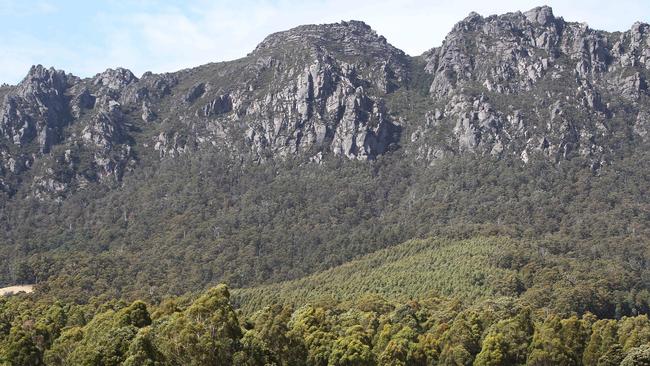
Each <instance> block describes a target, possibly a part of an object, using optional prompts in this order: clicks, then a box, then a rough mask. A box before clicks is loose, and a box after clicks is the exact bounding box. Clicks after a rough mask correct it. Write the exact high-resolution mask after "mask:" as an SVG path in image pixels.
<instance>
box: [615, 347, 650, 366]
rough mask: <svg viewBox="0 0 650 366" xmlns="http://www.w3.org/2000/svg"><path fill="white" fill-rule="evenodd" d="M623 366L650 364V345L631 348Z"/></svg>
mask: <svg viewBox="0 0 650 366" xmlns="http://www.w3.org/2000/svg"><path fill="white" fill-rule="evenodd" d="M621 366H650V345H647V344H646V345H643V346H639V347H635V348H632V349H630V350H629V352H628V353H627V356H625V358H624V359H623V361H622V362H621Z"/></svg>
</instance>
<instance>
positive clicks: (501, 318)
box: [0, 285, 650, 366]
mask: <svg viewBox="0 0 650 366" xmlns="http://www.w3.org/2000/svg"><path fill="white" fill-rule="evenodd" d="M649 342H650V320H649V319H648V316H647V315H637V316H629V317H628V316H624V317H621V318H620V319H600V318H598V317H597V316H595V315H594V314H592V313H589V312H586V313H584V314H583V315H581V316H576V315H571V316H562V315H559V314H556V313H553V312H549V311H545V310H539V309H538V310H536V309H534V308H531V307H529V306H525V305H522V304H521V303H520V302H518V301H516V300H514V299H513V298H509V297H499V298H494V299H489V300H484V301H480V302H476V303H474V304H472V305H469V306H468V305H465V304H463V302H462V301H460V300H458V299H455V298H450V297H441V296H433V295H430V296H424V297H421V298H419V299H411V300H409V301H404V302H394V301H388V300H386V299H385V298H384V297H382V296H380V295H374V294H365V295H363V296H361V297H359V298H357V299H356V300H354V301H348V302H337V301H333V300H323V301H316V302H313V303H311V304H306V305H302V306H297V307H294V306H283V305H279V304H275V305H270V306H266V307H263V308H261V309H260V310H258V311H255V312H253V313H249V314H247V313H242V312H241V311H240V310H236V309H234V308H233V306H232V304H231V302H230V293H229V289H228V287H227V286H225V285H218V286H216V287H213V288H211V289H209V290H207V291H205V292H203V293H201V294H199V295H197V296H193V297H192V296H184V297H170V298H167V299H165V300H164V301H162V302H161V303H159V304H157V305H152V304H147V303H145V302H143V301H134V302H132V303H129V302H125V301H120V300H111V301H105V302H101V301H93V302H90V303H88V304H84V305H79V304H72V303H66V302H61V301H54V302H51V301H44V300H37V299H35V298H34V297H33V296H31V295H16V296H13V297H9V298H3V299H2V300H0V365H3V366H5V365H7V366H8V365H23V366H31V365H35V366H36V365H45V364H46V365H147V366H149V365H323V366H326V365H329V366H335V365H336V366H338V365H624V366H630V365H647V364H648V362H650V346H649V345H648V343H649Z"/></svg>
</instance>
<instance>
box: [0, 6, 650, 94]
mask: <svg viewBox="0 0 650 366" xmlns="http://www.w3.org/2000/svg"><path fill="white" fill-rule="evenodd" d="M648 1H649V0H591V1H586V0H577V1H570V0H563V1H552V0H546V2H540V1H528V0H516V1H515V0H503V1H497V0H492V1H485V0H483V1H479V0H454V1H449V0H447V1H439V0H315V1H310V0H302V1H299V0H235V1H224V0H212V1H208V0H186V1H182V0H169V1H154V0H122V1H117V0H80V1H70V0H56V1H55V0H0V83H9V84H16V83H18V82H20V80H22V78H23V77H24V76H25V74H26V73H27V71H28V70H29V67H30V66H31V65H34V64H42V65H44V66H47V67H50V66H53V67H55V68H57V69H62V70H65V71H66V72H70V73H73V74H75V75H78V76H81V77H89V76H93V75H95V74H97V73H99V72H102V71H103V70H105V69H107V68H109V67H110V68H115V67H125V68H128V69H130V70H132V71H133V72H134V74H136V75H137V76H139V75H141V74H142V73H144V72H145V71H153V72H168V71H176V70H180V69H183V68H188V67H193V66H198V65H202V64H205V63H208V62H216V61H227V60H232V59H236V58H239V57H243V56H245V55H246V54H247V53H249V52H250V51H252V50H253V49H254V48H255V46H256V45H257V44H258V43H259V42H261V41H262V40H263V39H264V37H265V36H267V35H268V34H270V33H273V32H277V31H282V30H286V29H289V28H292V27H294V26H297V25H300V24H318V23H332V22H339V21H341V20H351V19H355V20H362V21H364V22H366V23H368V24H369V25H370V26H372V27H373V28H374V29H375V30H376V31H377V32H378V33H379V34H382V35H384V36H385V37H386V38H387V39H388V41H389V42H390V43H392V44H393V45H394V46H396V47H398V48H400V49H402V50H404V51H405V52H406V53H408V54H410V55H419V54H421V53H422V52H424V51H426V50H428V49H430V48H432V47H435V46H439V45H440V44H441V43H442V40H443V39H444V37H445V36H446V34H447V33H448V32H449V31H450V30H451V28H452V27H453V25H454V24H455V23H457V22H458V21H460V20H461V19H463V18H465V17H466V16H467V15H468V14H469V13H470V12H471V11H475V12H478V13H479V14H481V15H484V16H488V15H492V14H502V13H506V12H512V11H518V10H521V11H526V10H528V9H531V8H534V7H535V6H539V5H549V6H552V7H553V12H554V14H555V15H556V16H562V17H563V18H564V19H565V20H567V21H576V22H586V23H588V24H589V26H590V27H592V28H595V29H603V30H608V31H624V30H627V29H629V28H630V27H631V25H632V24H633V23H634V22H635V21H643V22H646V23H650V4H649V2H648Z"/></svg>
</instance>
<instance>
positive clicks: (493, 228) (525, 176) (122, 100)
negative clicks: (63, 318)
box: [0, 7, 650, 315]
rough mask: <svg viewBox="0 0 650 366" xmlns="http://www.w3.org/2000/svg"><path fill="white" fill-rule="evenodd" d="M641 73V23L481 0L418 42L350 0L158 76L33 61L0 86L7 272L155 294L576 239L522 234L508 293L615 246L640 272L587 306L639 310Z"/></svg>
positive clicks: (606, 255) (647, 35) (0, 279)
mask: <svg viewBox="0 0 650 366" xmlns="http://www.w3.org/2000/svg"><path fill="white" fill-rule="evenodd" d="M649 75H650V26H649V25H648V24H644V23H635V24H634V25H633V26H632V28H631V29H630V30H627V31H625V32H614V33H608V32H604V31H599V30H593V29H591V28H589V27H588V26H587V25H585V24H577V23H572V22H568V21H565V20H564V19H562V18H560V17H556V16H555V15H554V14H553V12H552V10H551V9H550V8H548V7H539V8H535V9H532V10H530V11H527V12H524V13H522V12H514V13H508V14H504V15H498V16H497V15H494V16H489V17H482V16H480V15H478V14H475V13H472V14H470V15H469V16H468V17H467V18H465V19H463V20H462V21H460V22H459V23H457V24H456V25H455V26H454V27H453V29H452V30H451V32H450V33H449V34H448V35H447V37H446V38H445V40H444V42H443V44H442V45H441V46H439V47H435V48H432V49H431V50H429V51H427V52H425V53H424V54H423V55H420V56H409V55H407V54H405V53H404V52H403V51H401V50H399V49H397V48H396V47H394V46H392V45H391V44H390V43H388V41H387V40H386V39H385V38H384V37H382V36H380V35H378V34H377V33H376V32H375V31H373V30H372V29H371V28H370V27H369V26H368V25H366V24H364V23H363V22H359V21H349V22H341V23H336V24H324V25H306V26H300V27H297V28H294V29H291V30H288V31H285V32H279V33H275V34H272V35H270V36H268V37H267V38H266V39H264V40H263V41H262V42H261V43H260V44H259V45H258V46H257V47H256V48H255V49H254V50H253V51H252V52H251V53H250V54H249V55H247V56H246V57H243V58H241V59H239V60H235V61H229V62H220V63H212V64H207V65H203V66H199V67H196V68H193V69H186V70H181V71H178V72H174V73H168V74H153V73H145V74H144V75H142V76H141V77H139V78H138V77H136V76H135V75H133V73H132V72H130V71H128V70H125V69H121V68H118V69H109V70H106V71H104V72H102V73H100V74H97V75H95V76H94V77H92V78H85V79H82V78H79V77H76V76H73V75H71V74H68V73H66V72H64V71H60V70H55V69H53V68H50V69H47V68H44V67H42V66H40V65H39V66H34V67H32V68H31V69H30V71H29V73H28V74H27V76H26V77H25V79H24V80H23V81H21V82H20V83H19V84H18V85H15V86H3V87H1V88H0V97H1V98H2V99H1V100H2V103H1V106H0V108H1V110H2V117H0V157H1V159H0V191H1V192H2V193H1V195H0V208H1V210H0V230H1V231H2V237H3V241H2V245H0V255H1V256H2V258H6V259H7V260H5V261H2V263H0V285H5V284H6V285H12V284H15V283H21V282H22V283H38V284H39V288H40V291H41V293H48V294H59V296H61V297H65V298H68V299H70V300H74V301H82V302H83V301H87V300H88V299H89V298H90V297H92V296H95V295H108V296H115V297H122V296H125V297H141V298H149V299H160V298H162V297H164V296H166V295H169V294H176V295H180V294H183V293H186V292H188V291H196V290H200V289H204V288H206V287H207V286H209V285H211V284H214V283H217V282H227V283H229V284H230V285H231V286H233V287H253V288H254V287H256V286H258V285H265V286H266V285H271V284H273V283H277V282H281V281H285V280H296V279H299V278H305V276H312V275H313V276H318V274H319V273H320V272H322V271H324V270H327V269H331V268H334V267H337V266H341V265H345V263H348V262H349V261H350V260H353V259H358V258H365V257H363V256H365V255H369V253H373V252H375V251H377V250H381V249H385V248H389V247H393V246H395V245H398V244H400V243H404V242H408V241H409V240H412V239H422V240H430V238H432V237H440V238H447V239H448V240H451V241H453V242H458V241H461V242H462V240H469V239H472V238H479V237H480V238H485V237H487V238H492V237H493V236H496V237H498V238H510V239H512V240H514V241H515V242H524V241H525V242H527V240H530V241H531V242H532V243H534V244H531V245H533V249H526V251H524V252H525V253H529V252H531V253H540V252H541V253H550V254H551V255H553V256H557V257H558V258H564V259H566V260H567V262H562V263H563V264H562V265H560V264H557V265H553V266H550V264H548V263H549V262H548V261H547V262H544V260H541V261H538V260H537V259H535V258H536V257H535V258H532V257H530V256H525V255H523V254H522V253H524V252H522V253H519V254H518V255H519V257H521V258H524V259H521V263H520V264H521V266H520V267H515V268H514V269H513V271H515V272H513V273H518V274H520V275H521V276H524V274H523V272H518V271H520V270H521V268H524V267H526V265H529V266H528V267H526V268H527V270H526V271H527V272H525V273H527V274H526V276H533V277H534V279H531V278H533V277H531V278H528V279H527V280H526V281H522V283H523V285H522V286H524V288H522V289H520V290H518V291H519V292H518V293H517V294H515V295H520V294H525V293H526V291H527V290H531V292H530V294H532V293H534V294H537V295H539V294H540V293H543V291H542V290H541V289H542V288H544V286H542V285H539V286H537V287H535V286H536V285H535V284H539V283H542V284H548V282H549V280H548V278H549V276H550V275H549V272H548V271H550V272H552V273H556V272H557V271H561V270H562V268H565V269H566V268H571V271H577V272H579V273H580V275H579V276H576V277H575V281H578V282H580V283H585V284H586V285H585V286H586V288H588V289H589V290H588V292H589V293H591V294H595V295H594V298H601V297H599V296H600V295H597V290H598V286H595V285H593V283H591V282H589V280H590V277H589V275H590V274H593V273H595V272H597V270H596V268H597V266H598V265H599V264H602V263H605V262H606V263H607V266H610V267H611V268H612V271H614V272H616V273H625V276H628V275H630V276H632V275H631V274H632V273H637V274H638V278H639V281H638V282H634V281H630V280H629V278H628V277H625V276H623V275H621V277H620V278H618V277H617V278H618V280H616V281H614V280H612V281H611V283H609V282H608V284H607V286H606V287H607V289H608V290H607V291H608V294H611V293H614V292H615V293H616V295H611V298H612V299H613V300H612V301H601V302H597V301H596V300H594V301H593V302H591V303H590V304H587V305H585V306H581V307H579V309H577V312H581V311H583V310H584V309H589V310H590V311H592V312H595V313H598V314H603V315H611V314H614V313H616V312H617V311H618V312H619V313H626V314H633V313H635V312H638V311H639V309H645V308H646V307H647V303H648V301H647V300H646V297H645V295H640V294H641V293H644V292H643V291H644V289H645V288H646V286H647V285H648V282H647V281H648V280H647V279H648V278H650V277H647V276H648V274H650V271H649V269H648V266H647V263H650V262H649V260H650V258H648V256H647V255H648V254H647V253H646V250H645V249H644V248H645V247H646V245H647V239H646V238H647V234H648V233H650V227H649V226H648V222H650V221H648V218H649V215H648V207H650V206H649V205H650V200H649V199H648V197H649V196H648V195H647V191H648V190H649V188H650V187H648V183H647V182H648V173H647V172H648V171H650V170H649V169H648V168H649V167H648V166H647V165H648V164H649V163H648V162H649V161H650V160H648V159H647V156H648V153H649V149H648V141H647V139H648V136H649V135H648V130H649V129H650V125H649V124H650V103H649V101H650V99H649V98H650V95H649V91H648V84H647V79H648V76H649ZM396 248H403V247H402V246H399V247H396ZM396 250H397V249H396ZM522 251H523V249H522ZM425 258H428V257H425ZM531 258H532V259H531ZM544 258H547V257H544ZM606 259H608V260H609V261H606ZM450 260H451V259H450ZM455 260H458V259H457V258H456V259H454V261H455ZM603 261H605V262H603ZM582 262H584V263H588V265H586V267H584V268H583V267H580V268H578V267H579V266H578V265H577V264H575V263H582ZM540 263H542V264H540ZM544 263H546V264H548V265H549V267H548V268H546V267H545V264H544ZM531 268H536V270H535V271H532V272H531V270H530V269H531ZM545 271H547V272H545ZM537 276H541V277H537ZM550 277H552V276H550ZM310 278H311V277H310ZM540 281H541V282H540ZM581 281H582V282H581ZM592 285H593V286H592ZM586 291H587V290H586ZM388 292H389V293H391V291H388ZM551 292H552V291H551ZM511 295H513V294H511ZM537 295H536V296H537ZM556 295H557V294H556V293H554V292H552V294H551V295H548V296H551V297H553V298H556V297H557V296H556ZM596 295H597V296H596ZM531 296H533V295H531ZM539 296H541V295H539ZM558 296H559V295H558ZM608 296H609V295H608ZM538 300H539V299H538ZM260 301H261V300H260ZM563 301H564V300H563ZM538 302H542V300H539V301H538ZM554 303H557V304H565V305H566V303H567V302H566V301H564V302H562V301H559V300H558V301H556V302H554ZM562 306H564V305H558V306H557V307H558V308H561V307H562Z"/></svg>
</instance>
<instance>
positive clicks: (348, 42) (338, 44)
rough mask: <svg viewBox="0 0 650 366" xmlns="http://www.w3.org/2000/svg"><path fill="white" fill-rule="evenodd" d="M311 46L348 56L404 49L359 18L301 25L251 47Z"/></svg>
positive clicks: (398, 53)
mask: <svg viewBox="0 0 650 366" xmlns="http://www.w3.org/2000/svg"><path fill="white" fill-rule="evenodd" d="M296 46H298V47H300V48H310V49H315V50H321V51H326V52H330V53H333V54H337V55H340V56H348V57H354V56H356V57H381V56H382V55H383V54H385V53H388V54H389V55H391V56H397V57H403V56H404V55H405V54H404V52H403V51H401V50H399V49H397V48H396V47H394V46H392V45H391V44H389V43H388V41H387V40H386V38H385V37H383V36H381V35H378V34H377V32H376V31H375V30H373V29H372V28H371V27H370V26H369V25H367V24H366V23H364V22H362V21H358V20H351V21H342V22H340V23H332V24H317V25H315V24H312V25H302V26H299V27H295V28H293V29H290V30H287V31H283V32H278V33H274V34H271V35H269V36H268V37H266V38H265V39H264V41H262V42H261V43H260V44H259V45H258V46H257V47H256V48H255V51H253V54H260V53H263V52H265V51H268V50H272V51H273V52H277V50H283V49H287V48H289V49H291V48H294V47H296Z"/></svg>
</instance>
